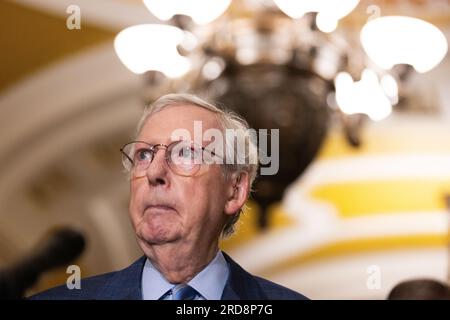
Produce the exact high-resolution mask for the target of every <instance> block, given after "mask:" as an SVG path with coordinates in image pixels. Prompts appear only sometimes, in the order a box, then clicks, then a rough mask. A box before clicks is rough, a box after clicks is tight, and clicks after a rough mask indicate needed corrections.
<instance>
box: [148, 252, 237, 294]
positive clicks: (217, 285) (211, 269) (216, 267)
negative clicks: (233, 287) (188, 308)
mask: <svg viewBox="0 0 450 320" xmlns="http://www.w3.org/2000/svg"><path fill="white" fill-rule="evenodd" d="M228 274H229V269H228V263H227V261H226V260H225V258H224V256H223V254H222V252H221V251H218V252H217V254H216V256H215V258H214V259H213V260H212V261H211V262H210V263H209V264H208V265H207V266H206V267H205V268H204V269H203V270H202V271H201V272H199V273H198V274H197V275H196V276H195V277H194V278H192V279H191V281H189V282H188V283H187V284H188V285H190V286H191V287H192V288H194V289H195V290H197V292H198V293H200V295H201V296H197V297H196V298H195V300H220V298H221V297H222V293H223V289H224V288H225V284H226V282H227V280H228ZM174 286H175V284H172V283H170V282H169V281H167V280H166V278H164V276H163V275H162V274H161V273H160V272H159V271H158V270H157V269H156V268H155V267H154V266H153V264H152V263H151V262H150V260H149V259H147V260H146V261H145V264H144V270H143V271H142V298H143V299H144V300H158V299H160V298H161V297H162V296H163V295H164V294H166V293H167V292H168V291H169V290H171V289H172V288H173V287H174ZM162 300H172V295H171V294H167V295H165V296H164V297H163V298H162Z"/></svg>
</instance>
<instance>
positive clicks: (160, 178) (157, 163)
mask: <svg viewBox="0 0 450 320" xmlns="http://www.w3.org/2000/svg"><path fill="white" fill-rule="evenodd" d="M165 151H166V150H165V149H164V148H158V149H157V150H156V152H155V155H154V158H153V161H152V162H151V163H150V165H149V166H148V168H147V179H148V182H149V183H150V184H151V185H152V186H158V185H160V186H163V185H167V184H168V177H167V173H168V169H169V168H168V167H167V161H166V156H165V155H166V152H165Z"/></svg>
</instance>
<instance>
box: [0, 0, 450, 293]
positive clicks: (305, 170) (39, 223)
mask: <svg viewBox="0 0 450 320" xmlns="http://www.w3.org/2000/svg"><path fill="white" fill-rule="evenodd" d="M0 24H1V26H2V27H1V28H0V40H1V48H2V50H0V66H1V69H0V70H1V72H0V137H1V138H0V269H1V268H6V267H8V266H11V265H13V264H14V263H15V262H16V261H19V260H20V259H22V258H23V257H24V256H26V255H29V254H32V252H33V250H34V249H33V248H35V246H36V244H37V243H38V242H39V241H40V240H41V239H42V237H43V236H44V235H45V234H49V232H50V233H51V231H52V230H55V228H57V227H60V226H67V227H71V228H74V229H75V230H79V231H81V232H82V233H83V234H84V236H85V239H86V249H85V251H84V252H83V254H82V255H81V256H80V257H79V258H77V259H76V260H75V261H74V262H73V263H74V264H77V265H79V266H80V268H81V272H82V276H83V277H86V276H90V275H95V274H99V273H104V272H108V271H112V270H117V269H119V268H123V267H126V266H128V265H129V264H130V263H132V262H133V261H134V260H135V259H137V258H138V257H139V256H140V255H141V252H140V250H139V248H138V246H137V244H136V242H135V238H134V233H133V230H132V228H131V225H130V223H129V221H128V212H127V211H128V200H129V190H128V183H127V179H126V176H125V175H124V173H123V170H122V167H121V160H120V159H121V158H120V152H119V148H120V147H121V146H122V145H123V144H124V143H126V142H128V141H129V139H130V138H131V137H132V135H133V132H134V129H135V125H136V123H137V121H138V119H139V117H140V115H141V112H142V110H143V108H144V107H145V105H146V104H148V103H150V102H152V101H153V100H155V99H156V98H158V97H159V96H161V95H163V94H165V93H169V92H189V93H196V94H199V95H201V96H202V97H205V98H207V99H210V100H211V101H215V102H218V103H220V104H222V105H225V106H227V107H229V108H231V109H233V110H236V111H237V112H238V113H240V114H242V115H243V116H245V117H246V119H247V120H248V121H249V122H250V124H251V126H252V127H254V128H257V129H279V130H280V131H279V132H280V144H279V154H280V166H279V171H278V173H277V174H276V175H271V176H260V177H259V178H258V179H257V182H256V185H255V189H256V192H255V194H254V195H253V196H252V199H250V200H249V203H248V208H247V210H246V211H245V213H244V215H243V217H242V219H241V223H240V225H239V228H238V231H237V233H236V234H235V235H234V236H233V237H232V238H231V239H228V240H226V241H223V243H222V244H221V246H222V248H223V249H224V250H225V251H226V252H227V253H229V254H230V255H231V256H232V257H233V258H234V259H236V260H237V262H238V263H240V264H241V265H242V266H243V267H244V268H247V269H248V270H249V271H250V272H252V273H255V274H257V275H260V276H263V277H266V278H268V279H270V280H273V281H275V282H278V283H281V284H283V285H285V286H287V287H290V288H292V289H294V290H298V291H300V292H302V293H303V294H305V295H306V296H308V297H310V298H312V299H384V298H386V296H387V294H388V292H389V291H390V290H391V289H392V288H393V287H394V286H395V285H396V284H397V283H399V282H401V281H404V280H408V279H415V278H424V277H425V278H432V279H436V280H439V281H441V282H446V283H448V282H449V279H450V277H449V223H448V218H449V217H450V76H449V75H450V58H449V55H448V53H447V43H448V41H449V37H450V1H448V0H441V1H438V0H433V1H432V0H409V1H408V0H404V1H400V0H384V1H382V0H372V1H368V0H361V1H358V0H345V1H325V0H321V1H310V0H302V1H300V0H299V1H289V0H284V1H283V0H277V1H274V0H246V1H245V0H233V1H229V0H228V1H227V0H220V1H202V0H196V1H189V2H186V1H176V0H173V1H156V0H155V1H152V0H146V1H141V0H108V1H106V0H95V1H92V0H91V1H89V0H78V1H77V0H59V1H51V0H39V1H37V0H36V1H35V0H16V1H0ZM272 151H274V152H276V150H274V148H272ZM68 276H69V275H68V274H67V273H66V268H65V267H63V268H57V269H54V270H52V271H50V272H47V273H45V274H44V275H43V276H42V277H41V278H40V279H39V281H38V282H37V283H36V285H35V286H34V287H33V288H31V289H30V290H29V292H28V293H29V294H30V293H33V292H37V291H41V290H44V289H46V288H49V287H52V286H55V285H58V284H64V283H65V282H66V279H67V277H68Z"/></svg>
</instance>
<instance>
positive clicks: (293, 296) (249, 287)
mask: <svg viewBox="0 0 450 320" xmlns="http://www.w3.org/2000/svg"><path fill="white" fill-rule="evenodd" d="M223 255H224V257H225V259H226V261H227V262H228V266H229V268H230V273H229V276H228V281H227V283H226V285H225V288H224V290H223V293H222V300H240V299H242V300H267V299H270V300H281V299H283V300H284V299H286V300H305V299H307V298H306V297H305V296H303V295H301V294H299V293H297V292H295V291H292V290H290V289H288V288H285V287H282V286H280V285H278V284H275V283H273V282H270V281H268V280H265V279H262V278H259V277H256V276H253V275H251V274H250V273H248V272H247V271H245V270H244V269H242V267H241V266H239V265H238V264H237V263H236V262H234V261H233V260H232V259H231V258H230V257H229V256H228V255H227V254H225V253H224V254H223ZM145 260H146V257H145V256H143V257H141V258H140V259H138V260H137V261H136V262H134V263H133V264H132V265H130V266H129V267H127V268H125V269H123V270H120V271H116V272H110V273H106V274H102V275H99V276H94V277H90V278H86V279H82V280H81V289H79V290H78V289H73V290H69V289H68V288H67V287H66V286H65V285H63V286H60V287H56V288H53V289H50V290H47V291H44V292H41V293H38V294H36V295H34V296H32V297H30V299H35V300H50V299H61V300H66V299H83V300H84V299H86V300H97V299H99V300H122V299H132V300H141V299H142V292H141V276H142V270H143V268H144V263H145Z"/></svg>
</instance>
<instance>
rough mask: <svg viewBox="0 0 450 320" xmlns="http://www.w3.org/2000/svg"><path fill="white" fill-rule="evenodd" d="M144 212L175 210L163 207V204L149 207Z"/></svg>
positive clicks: (166, 206)
mask: <svg viewBox="0 0 450 320" xmlns="http://www.w3.org/2000/svg"><path fill="white" fill-rule="evenodd" d="M146 210H158V211H171V210H175V209H174V208H173V207H171V206H168V205H165V204H154V205H149V206H148V207H147V208H146Z"/></svg>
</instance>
